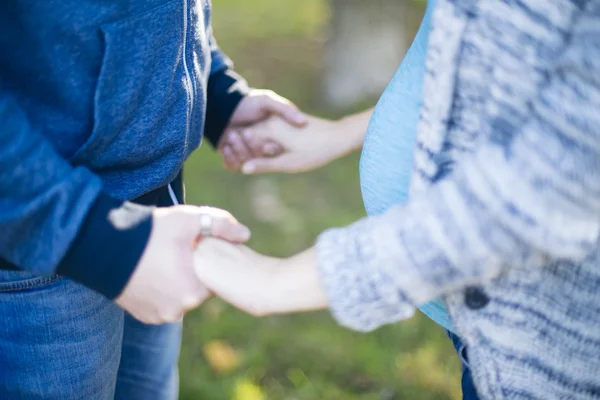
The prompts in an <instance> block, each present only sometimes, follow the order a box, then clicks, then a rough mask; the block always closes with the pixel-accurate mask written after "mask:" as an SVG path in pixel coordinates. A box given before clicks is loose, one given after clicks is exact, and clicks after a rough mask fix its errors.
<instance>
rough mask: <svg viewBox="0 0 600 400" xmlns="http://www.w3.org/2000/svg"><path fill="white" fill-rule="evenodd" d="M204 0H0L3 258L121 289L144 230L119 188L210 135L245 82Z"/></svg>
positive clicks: (166, 173)
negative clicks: (221, 45) (218, 39)
mask: <svg viewBox="0 0 600 400" xmlns="http://www.w3.org/2000/svg"><path fill="white" fill-rule="evenodd" d="M245 91H246V86H245V82H244V81H243V80H241V79H240V78H239V77H237V76H236V75H235V74H234V73H233V72H232V71H231V65H230V63H229V61H228V59H227V58H226V57H225V56H224V55H223V54H222V53H221V52H220V51H219V50H218V48H217V46H216V44H215V41H214V38H213V35H212V31H211V24H210V1H209V0H102V1H98V0H44V1H36V0H6V1H5V2H4V3H3V5H2V7H1V9H0V268H15V267H17V268H19V269H22V270H26V271H30V272H33V273H37V274H52V273H57V272H58V273H59V274H62V275H65V276H68V277H70V278H72V279H75V280H77V281H79V282H82V283H84V284H85V285H87V286H88V287H90V288H92V289H94V290H96V291H98V292H100V293H102V294H104V295H106V296H107V297H109V298H114V297H116V296H118V294H119V293H120V292H121V291H122V289H123V287H124V286H125V284H126V283H127V281H128V279H129V277H130V275H131V273H132V271H133V269H134V267H135V265H136V264H137V262H138V260H139V258H140V256H141V254H142V252H143V250H144V248H145V246H146V243H147V240H148V237H149V233H150V230H151V217H150V211H149V209H147V208H145V207H138V206H134V205H131V204H128V203H125V204H124V201H128V200H133V199H136V198H138V197H140V196H142V195H145V194H147V193H149V192H152V191H154V190H159V188H161V187H163V188H164V186H165V185H167V184H168V183H169V182H171V181H172V180H173V179H174V178H175V177H176V176H177V174H178V173H179V171H180V169H181V167H182V165H183V162H184V161H185V159H186V158H187V157H188V156H189V154H190V153H191V152H192V151H193V150H194V149H195V148H197V147H198V146H199V144H200V140H201V136H202V134H203V133H204V134H205V135H206V136H207V138H208V139H209V140H210V141H211V142H212V143H213V144H215V143H216V142H217V141H218V140H219V137H220V135H221V133H222V131H223V130H224V127H225V126H226V124H227V123H228V121H229V118H230V116H231V114H232V113H233V111H234V109H235V107H236V106H237V104H238V103H239V101H240V100H241V98H242V96H243V95H244V94H245Z"/></svg>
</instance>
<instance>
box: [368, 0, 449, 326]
mask: <svg viewBox="0 0 600 400" xmlns="http://www.w3.org/2000/svg"><path fill="white" fill-rule="evenodd" d="M434 7H435V0H433V1H429V2H428V7H427V12H426V14H425V17H424V19H423V22H422V24H421V27H420V28H419V32H418V33H417V36H416V38H415V40H414V42H413V44H412V46H411V47H410V49H409V51H408V53H407V54H406V57H405V58H404V61H403V62H402V65H401V66H400V68H399V69H398V71H397V72H396V75H395V76H394V78H393V79H392V81H391V83H390V84H389V86H388V87H387V89H386V90H385V92H384V94H383V95H382V96H381V99H380V100H379V102H378V103H377V107H375V111H374V113H373V118H372V119H371V123H370V124H369V129H368V131H367V135H366V137H365V144H364V149H363V154H362V157H361V163H360V178H361V189H362V193H363V199H364V202H365V207H366V209H367V213H368V214H369V215H378V214H381V213H384V212H385V211H387V210H388V209H389V208H390V207H392V206H394V205H397V204H401V203H404V202H406V200H407V199H408V188H409V186H410V176H411V173H412V168H413V153H414V149H415V137H416V132H417V122H418V120H419V108H420V107H421V99H422V91H423V74H424V70H425V53H426V50H427V35H428V34H429V24H430V19H431V12H432V10H433V8H434ZM419 309H420V310H421V311H422V312H423V313H425V314H426V315H427V316H428V317H430V318H431V319H433V320H434V321H435V322H437V323H438V324H440V325H441V326H443V327H444V328H445V329H450V330H451V329H452V324H451V321H450V315H449V314H448V310H447V309H446V305H445V304H444V301H443V300H441V299H437V300H434V301H431V302H429V303H427V304H423V305H421V306H420V307H419Z"/></svg>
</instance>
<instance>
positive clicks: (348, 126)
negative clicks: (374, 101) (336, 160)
mask: <svg viewBox="0 0 600 400" xmlns="http://www.w3.org/2000/svg"><path fill="white" fill-rule="evenodd" d="M372 114H373V109H369V110H366V111H363V112H361V113H358V114H352V115H349V116H347V117H343V118H341V119H340V120H338V121H336V125H337V129H336V131H337V132H338V133H339V136H341V137H342V140H343V142H344V143H345V144H346V153H351V152H353V151H356V150H360V149H361V148H362V146H363V143H364V141H365V134H366V133H367V128H368V126H369V121H370V120H371V115H372Z"/></svg>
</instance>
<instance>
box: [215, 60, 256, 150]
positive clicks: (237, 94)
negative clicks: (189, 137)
mask: <svg viewBox="0 0 600 400" xmlns="http://www.w3.org/2000/svg"><path fill="white" fill-rule="evenodd" d="M206 92H207V101H206V122H205V125H204V136H205V137H206V138H207V139H208V140H209V141H210V143H211V144H212V145H213V146H214V147H215V148H216V147H217V145H218V143H219V140H220V139H221V135H223V131H224V130H225V128H226V127H227V125H228V124H229V120H230V119H231V116H232V115H233V113H234V111H235V109H236V108H237V106H238V104H240V101H242V99H243V98H244V97H245V96H246V95H247V94H248V92H249V89H248V84H247V83H246V81H245V80H244V78H242V77H241V76H239V75H238V74H236V73H235V72H234V71H233V70H231V69H222V70H220V71H217V72H214V73H213V74H211V75H210V77H209V78H208V87H207V89H206Z"/></svg>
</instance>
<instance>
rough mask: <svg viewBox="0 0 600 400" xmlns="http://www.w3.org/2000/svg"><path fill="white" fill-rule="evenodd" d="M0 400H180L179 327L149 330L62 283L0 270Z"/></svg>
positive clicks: (87, 292) (102, 300) (88, 293)
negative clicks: (178, 365) (178, 369)
mask: <svg viewBox="0 0 600 400" xmlns="http://www.w3.org/2000/svg"><path fill="white" fill-rule="evenodd" d="M0 320H2V323H1V324H0V399H11V400H38V399H39V400H42V399H43V400H75V399H77V400H79V399H81V400H108V399H113V398H115V399H123V400H125V399H127V400H138V399H139V400H154V399H156V400H171V399H176V398H177V390H178V380H177V358H178V355H179V346H180V340H181V325H180V324H169V325H163V326H147V325H143V324H141V323H139V322H137V321H136V320H134V319H133V318H132V317H130V316H129V315H127V314H125V313H124V312H123V311H122V310H121V309H120V308H119V307H117V306H116V305H115V304H114V303H112V302H110V301H108V300H107V299H106V298H105V297H104V296H102V295H99V294H97V293H96V292H93V291H91V290H90V289H87V288H85V287H84V286H81V285H79V284H77V283H74V282H72V281H70V280H67V279H62V278H58V277H57V276H51V277H36V276H34V275H31V274H29V273H25V272H16V271H3V270H0Z"/></svg>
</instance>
